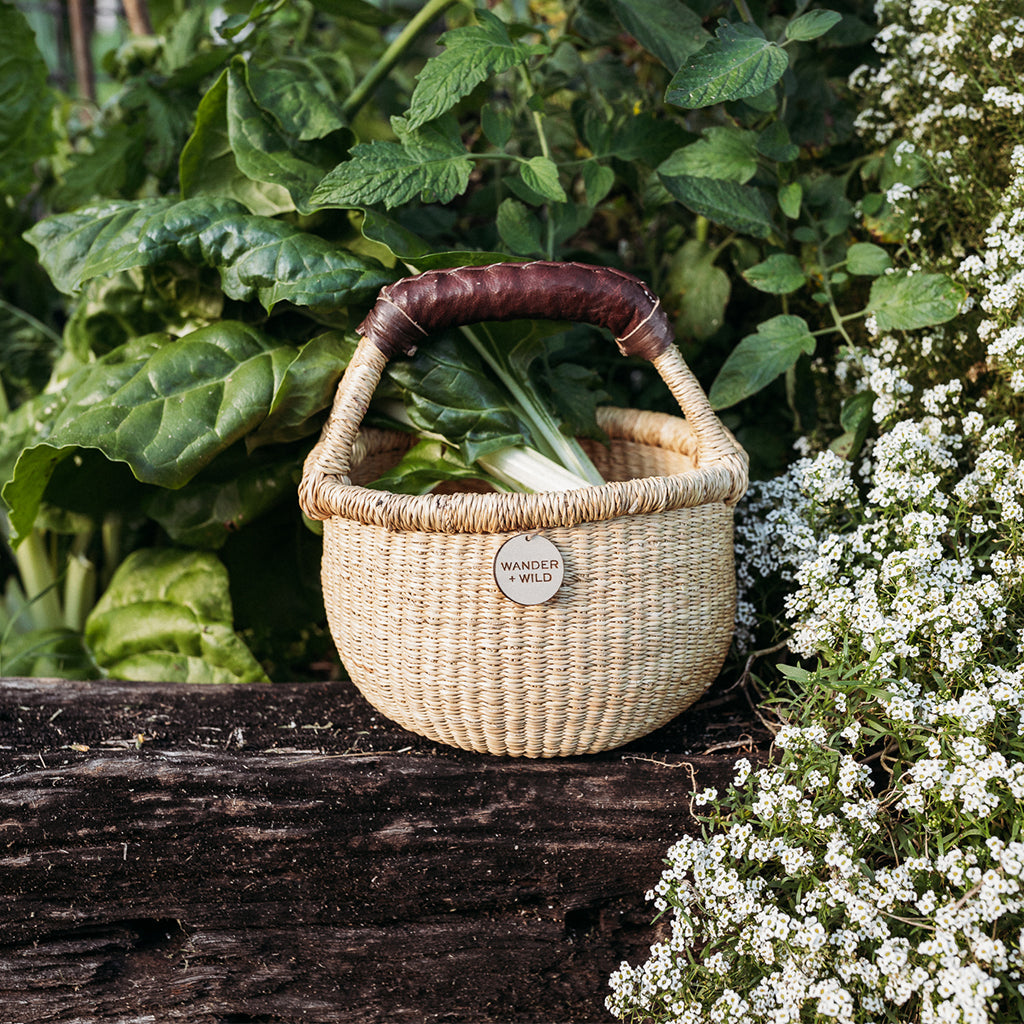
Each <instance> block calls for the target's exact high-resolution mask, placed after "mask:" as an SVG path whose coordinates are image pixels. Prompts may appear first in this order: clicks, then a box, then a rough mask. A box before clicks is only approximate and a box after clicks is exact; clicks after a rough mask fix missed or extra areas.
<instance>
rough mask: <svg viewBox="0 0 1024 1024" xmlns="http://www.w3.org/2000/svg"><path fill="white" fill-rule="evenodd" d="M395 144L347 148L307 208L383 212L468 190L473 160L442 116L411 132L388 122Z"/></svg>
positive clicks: (450, 122)
mask: <svg viewBox="0 0 1024 1024" xmlns="http://www.w3.org/2000/svg"><path fill="white" fill-rule="evenodd" d="M392 124H393V125H394V126H395V128H396V130H397V131H398V134H399V137H400V140H401V141H399V142H379V141H378V142H370V143H364V144H361V145H358V146H354V147H353V148H352V155H351V158H350V159H349V160H346V161H345V162H344V163H342V164H339V165H338V166H337V167H335V168H334V170H333V171H331V172H330V173H329V174H328V175H327V176H326V177H325V178H324V180H323V181H322V182H320V184H319V185H318V186H317V188H316V189H315V190H314V191H313V195H312V197H311V200H310V202H311V204H312V205H313V206H324V207H328V206H338V207H342V208H350V207H356V206H368V205H374V204H377V203H383V204H384V205H385V206H386V207H387V208H388V209H392V208H393V207H395V206H401V205H403V204H404V203H408V202H410V201H412V200H414V199H417V198H422V199H423V200H425V201H427V202H436V203H449V202H451V201H452V200H453V199H454V198H455V197H456V196H458V195H461V194H462V193H463V192H465V191H466V189H467V188H468V187H469V175H470V172H471V171H472V170H473V161H472V160H471V159H470V157H469V155H468V154H467V152H466V147H465V146H464V145H463V144H462V141H461V139H460V138H459V132H458V125H457V124H455V122H454V119H449V118H447V117H445V118H441V119H439V120H438V121H434V122H431V123H430V124H427V125H424V126H423V127H421V128H419V129H416V130H415V131H407V130H406V126H405V123H404V122H403V121H402V119H401V118H397V117H396V118H393V119H392Z"/></svg>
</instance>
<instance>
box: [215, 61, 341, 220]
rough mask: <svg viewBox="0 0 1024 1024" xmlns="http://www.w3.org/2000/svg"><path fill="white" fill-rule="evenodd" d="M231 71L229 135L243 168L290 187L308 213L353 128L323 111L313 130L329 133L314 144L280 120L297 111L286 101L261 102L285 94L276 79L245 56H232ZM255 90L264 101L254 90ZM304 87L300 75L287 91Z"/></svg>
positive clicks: (298, 204)
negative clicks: (282, 104)
mask: <svg viewBox="0 0 1024 1024" xmlns="http://www.w3.org/2000/svg"><path fill="white" fill-rule="evenodd" d="M227 76H228V79H227V126H228V139H229V141H230V144H231V148H232V151H233V152H234V155H235V160H236V161H237V164H238V168H239V170H240V171H241V172H242V173H243V174H245V175H246V177H248V178H250V179H252V180H253V181H260V182H266V183H268V184H271V185H279V186H281V187H282V188H285V189H287V190H288V193H289V195H290V196H291V197H292V200H293V201H294V203H295V206H296V208H297V209H298V210H299V211H300V212H302V213H309V212H310V209H311V208H310V206H309V196H310V195H311V193H312V192H313V189H315V188H316V186H317V185H318V184H319V183H320V180H321V179H322V178H323V176H324V174H325V173H326V172H327V171H328V170H329V169H330V168H331V167H333V166H334V165H335V164H336V163H337V162H338V160H340V159H342V158H343V157H344V156H345V154H346V153H347V151H348V147H349V146H350V145H351V143H352V135H351V133H350V132H349V131H348V129H346V128H345V127H344V124H343V122H342V121H341V120H340V118H337V117H336V118H335V119H334V121H333V123H332V122H326V123H325V122H324V119H323V117H321V118H320V123H319V124H318V125H317V126H316V129H315V130H321V129H323V130H325V132H326V133H327V134H328V139H321V140H320V141H319V142H318V143H315V144H314V143H312V142H304V141H302V140H300V139H298V138H296V137H294V136H290V135H289V134H288V133H287V132H286V131H285V130H284V129H282V127H281V124H282V122H285V123H291V122H293V120H294V114H295V111H294V110H293V109H292V108H291V107H286V108H285V110H284V111H281V112H279V111H276V110H274V109H267V108H266V107H264V106H263V105H262V104H263V103H269V102H273V101H280V100H281V98H282V97H281V94H280V93H279V92H277V91H276V86H277V85H278V83H277V82H276V80H275V81H272V82H270V83H268V82H267V81H266V80H265V73H264V72H263V71H261V70H259V69H256V68H250V67H249V65H248V64H247V63H246V61H245V60H244V59H243V58H241V57H236V58H235V59H234V60H233V61H232V62H231V66H230V68H228V71H227ZM257 90H259V91H260V94H261V102H257V99H256V96H255V95H254V93H255V92H256V91H257ZM305 91H306V92H307V93H308V92H309V91H310V90H309V89H308V88H307V89H306V90H305ZM302 92H303V89H302V84H301V81H297V82H295V83H293V86H292V89H291V90H289V91H288V92H286V93H284V96H285V97H286V98H288V99H289V100H294V98H295V96H296V95H298V96H301V95H302ZM313 95H318V94H316V93H315V92H314V93H313Z"/></svg>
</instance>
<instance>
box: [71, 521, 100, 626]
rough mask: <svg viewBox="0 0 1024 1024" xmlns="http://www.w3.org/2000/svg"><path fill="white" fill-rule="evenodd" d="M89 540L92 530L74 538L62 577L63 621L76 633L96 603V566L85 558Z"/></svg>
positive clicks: (83, 624)
mask: <svg viewBox="0 0 1024 1024" xmlns="http://www.w3.org/2000/svg"><path fill="white" fill-rule="evenodd" d="M91 540H92V530H85V531H83V532H82V533H80V534H78V535H77V536H76V537H75V540H74V543H73V544H72V545H71V551H70V552H69V554H68V568H67V572H66V574H65V576H64V620H65V622H66V624H67V626H68V628H69V629H73V630H76V631H77V632H81V631H82V630H83V629H84V628H85V619H86V616H88V614H89V612H90V611H92V606H93V604H94V603H95V601H96V566H94V565H93V564H92V562H90V561H89V559H88V558H87V557H86V551H88V549H89V543H90V542H91Z"/></svg>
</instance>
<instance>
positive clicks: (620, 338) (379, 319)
mask: <svg viewBox="0 0 1024 1024" xmlns="http://www.w3.org/2000/svg"><path fill="white" fill-rule="evenodd" d="M529 318H533V319H548V320H573V321H580V322H587V323H594V324H597V325H599V326H603V327H607V328H608V329H609V330H611V331H612V333H613V334H614V335H615V339H616V342H617V344H618V346H619V348H620V349H621V350H622V352H623V353H624V354H626V355H639V356H642V357H644V358H646V359H649V360H650V361H651V362H652V363H653V364H654V366H655V368H656V369H657V370H658V372H659V373H660V374H661V377H662V379H663V380H664V381H665V383H666V384H667V385H668V387H669V389H670V390H671V392H672V394H673V396H674V397H675V399H676V401H677V402H678V403H679V406H680V408H681V409H682V411H683V414H684V415H685V416H686V419H687V422H688V423H689V424H690V429H691V430H692V432H693V436H694V440H695V442H696V453H695V455H696V462H697V464H698V466H699V465H710V464H714V463H726V464H728V465H729V466H730V467H731V466H733V464H734V463H735V466H736V467H737V469H736V472H735V473H734V474H733V475H734V476H735V479H736V480H737V481H742V482H740V483H737V484H736V486H735V487H733V488H732V490H734V491H735V494H734V495H732V494H731V492H730V494H731V497H730V500H733V501H734V500H737V499H738V498H739V496H740V495H742V493H743V491H744V490H745V489H746V457H745V455H744V454H743V453H742V451H741V450H740V449H739V448H738V446H737V445H736V443H735V441H734V440H733V439H732V438H731V437H730V436H729V434H728V433H727V432H726V430H725V428H724V427H723V426H722V424H721V422H720V421H719V419H718V417H717V416H716V415H715V413H714V411H713V410H712V408H711V405H710V404H709V402H708V399H707V396H706V395H705V394H704V391H703V390H702V389H701V386H700V384H699V382H698V381H697V378H696V377H694V375H693V373H692V371H691V370H690V368H689V367H688V366H687V365H686V363H685V362H684V361H683V358H682V356H681V355H680V354H679V350H678V349H677V348H676V346H675V344H674V343H673V341H674V338H673V332H672V326H671V324H670V322H669V319H668V317H667V316H666V314H665V311H664V310H663V309H662V308H661V305H660V301H659V300H658V299H657V298H656V297H655V296H654V295H653V294H652V293H651V291H650V289H649V288H648V287H647V286H646V285H645V284H644V283H643V282H642V281H640V280H639V279H638V278H635V277H633V276H632V275H630V274H626V273H623V272H622V271H619V270H614V269H611V268H606V267H593V266H588V265H586V264H582V263H547V262H539V261H538V262H534V263H496V264H492V265H490V266H484V267H458V268H455V269H453V270H431V271H427V272H426V273H423V274H419V275H416V276H413V277H407V278H403V279H402V280H400V281H397V282H395V283H394V284H391V285H388V286H387V287H385V288H383V289H382V290H381V292H380V294H379V296H378V298H377V302H376V304H375V305H374V307H373V309H372V310H371V311H370V313H369V314H368V315H367V317H366V319H365V320H363V322H362V323H361V324H360V325H359V328H358V330H359V333H360V334H361V335H362V338H361V340H360V342H359V346H358V348H357V349H356V352H355V354H354V355H353V357H352V359H351V361H350V362H349V364H348V367H347V368H346V369H345V373H344V376H343V377H342V379H341V382H340V383H339V384H338V390H337V393H336V395H335V399H334V406H333V408H332V410H331V414H330V416H329V417H328V419H327V422H326V424H325V425H324V429H323V433H322V434H321V437H320V440H319V442H318V443H317V445H316V446H315V447H314V448H313V450H312V451H311V452H310V454H309V456H308V458H307V459H306V464H305V469H304V472H303V482H302V486H301V488H300V500H301V502H302V505H303V508H304V509H305V511H306V513H307V515H310V516H311V517H312V518H318V519H324V518H329V517H330V515H331V514H332V512H331V511H330V509H329V507H328V504H327V503H326V502H324V501H322V500H320V498H319V497H318V494H319V491H320V490H321V484H323V483H325V482H326V481H327V480H328V479H332V480H334V481H337V482H340V483H343V484H346V485H347V484H348V483H349V479H348V473H349V470H350V468H351V465H352V450H353V446H354V444H355V441H356V437H357V434H358V431H359V425H360V424H361V423H362V420H363V417H364V416H365V415H366V410H367V409H368V408H369V405H370V400H371V399H372V398H373V392H374V390H375V389H376V387H377V384H378V383H379V381H380V377H381V374H382V373H383V371H384V368H385V366H386V365H387V362H388V360H389V359H391V358H392V357H393V356H395V355H398V354H403V353H404V354H407V355H411V354H412V353H413V352H414V351H415V349H416V346H417V344H418V343H419V342H421V341H422V340H423V339H424V338H426V337H427V335H428V334H430V332H431V331H434V330H437V329H439V328H442V327H451V326H455V325H461V324H469V323H475V322H477V321H479V320H518V319H529Z"/></svg>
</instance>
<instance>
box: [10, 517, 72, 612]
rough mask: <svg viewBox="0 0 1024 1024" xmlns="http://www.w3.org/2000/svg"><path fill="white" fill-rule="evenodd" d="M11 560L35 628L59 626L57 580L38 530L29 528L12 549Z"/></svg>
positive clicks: (59, 609)
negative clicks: (26, 533) (22, 538)
mask: <svg viewBox="0 0 1024 1024" xmlns="http://www.w3.org/2000/svg"><path fill="white" fill-rule="evenodd" d="M14 560H15V562H16V563H17V566H18V572H19V573H20V574H21V582H22V586H23V588H24V590H25V596H26V597H27V598H28V601H29V609H30V614H31V616H32V621H33V623H34V624H35V626H36V628H37V629H61V628H62V627H63V626H64V614H63V612H62V611H61V607H60V599H59V597H58V596H57V579H56V576H55V575H54V572H53V567H52V566H51V564H50V559H49V557H48V556H47V552H46V545H45V544H44V543H43V538H42V536H41V535H40V534H39V532H38V531H36V530H32V531H31V532H30V533H29V534H28V536H26V537H25V539H24V540H23V541H22V542H21V543H20V544H19V545H18V546H17V547H16V548H15V549H14Z"/></svg>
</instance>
